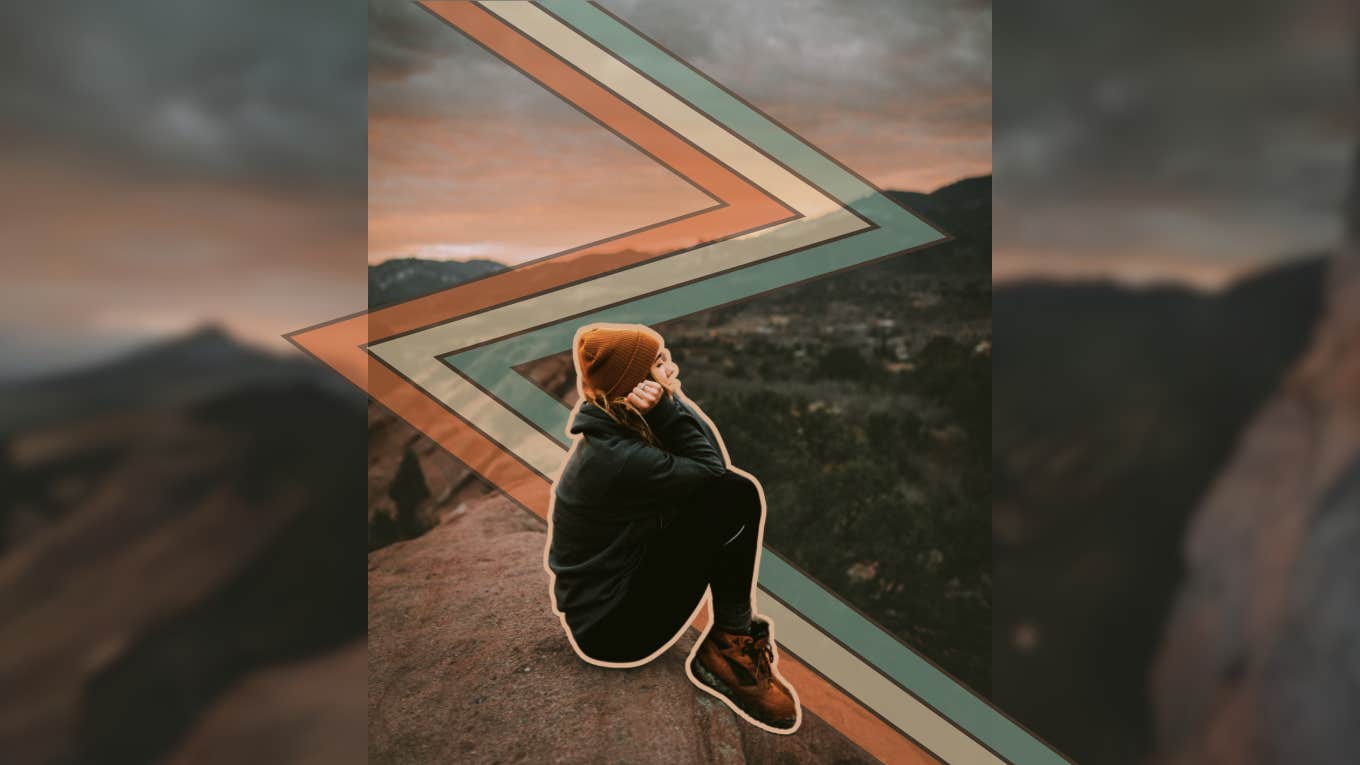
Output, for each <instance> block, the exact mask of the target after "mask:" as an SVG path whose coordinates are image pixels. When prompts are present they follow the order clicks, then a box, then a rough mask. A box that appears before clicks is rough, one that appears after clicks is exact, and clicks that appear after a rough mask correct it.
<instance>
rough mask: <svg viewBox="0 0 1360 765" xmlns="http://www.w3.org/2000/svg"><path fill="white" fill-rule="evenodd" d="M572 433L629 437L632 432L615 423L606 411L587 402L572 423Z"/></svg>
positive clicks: (582, 405) (577, 412)
mask: <svg viewBox="0 0 1360 765" xmlns="http://www.w3.org/2000/svg"><path fill="white" fill-rule="evenodd" d="M568 431H569V432H570V433H585V434H587V435H614V436H619V435H627V434H629V433H630V432H631V431H629V430H628V428H626V427H624V426H623V425H620V424H618V423H617V422H614V421H613V420H612V419H610V418H609V415H608V414H605V412H604V410H603V409H601V408H599V407H598V406H595V405H594V404H592V403H590V402H589V401H586V402H584V403H582V404H581V408H580V409H578V410H577V411H576V417H575V419H573V420H572V421H571V427H570V428H569V429H568Z"/></svg>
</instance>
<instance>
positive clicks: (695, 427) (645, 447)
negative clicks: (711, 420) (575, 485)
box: [618, 396, 727, 494]
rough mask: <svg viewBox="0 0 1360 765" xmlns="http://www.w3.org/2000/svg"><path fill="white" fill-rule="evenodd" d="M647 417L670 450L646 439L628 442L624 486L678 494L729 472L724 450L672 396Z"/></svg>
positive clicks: (648, 412)
mask: <svg viewBox="0 0 1360 765" xmlns="http://www.w3.org/2000/svg"><path fill="white" fill-rule="evenodd" d="M643 417H644V418H646V420H647V424H648V425H650V426H651V428H652V432H654V433H656V434H657V437H658V438H660V439H661V441H662V443H664V444H665V445H666V446H667V447H668V448H669V449H670V451H666V450H665V449H658V448H656V447H654V446H651V445H649V444H647V443H645V442H643V441H628V442H627V445H626V446H625V447H624V448H625V449H626V452H625V455H624V462H623V468H622V469H621V470H620V471H619V476H618V480H619V481H620V483H621V484H622V485H623V486H625V487H627V488H629V489H632V490H638V491H651V492H657V493H670V492H674V493H677V494H678V493H681V492H688V491H690V490H692V489H695V488H697V487H698V486H699V485H701V484H703V483H705V482H707V481H710V480H712V479H714V478H717V477H719V476H721V475H722V474H723V473H725V472H727V463H726V461H725V460H724V459H723V455H722V452H720V451H718V449H717V448H716V447H715V446H714V444H713V443H712V442H711V441H709V439H708V437H707V436H706V435H705V434H704V431H703V430H702V429H701V428H700V426H699V423H698V422H697V421H696V419H695V418H694V417H693V416H691V415H689V414H688V413H686V412H685V411H684V410H683V409H681V408H680V405H679V404H678V403H677V402H676V401H674V400H673V399H671V398H670V397H669V396H662V397H661V399H660V400H659V401H658V402H657V403H656V405H655V406H653V407H652V408H651V409H649V410H648V411H647V412H646V413H645V414H643Z"/></svg>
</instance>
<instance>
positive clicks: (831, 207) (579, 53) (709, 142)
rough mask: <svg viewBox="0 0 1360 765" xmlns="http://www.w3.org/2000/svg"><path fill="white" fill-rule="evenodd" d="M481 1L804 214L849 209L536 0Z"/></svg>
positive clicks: (828, 212)
mask: <svg viewBox="0 0 1360 765" xmlns="http://www.w3.org/2000/svg"><path fill="white" fill-rule="evenodd" d="M480 5H481V6H482V7H484V8H486V9H488V10H490V11H491V12H492V13H495V14H496V15H498V16H500V17H501V18H503V19H505V20H506V21H507V22H509V23H510V24H513V25H514V26H515V27H517V28H519V29H520V30H521V31H522V32H524V33H525V34H527V35H528V36H529V37H531V38H533V39H535V40H537V41H538V42H539V43H541V44H542V45H543V46H544V47H545V48H547V49H549V50H551V51H553V52H554V53H556V54H557V55H558V56H559V57H561V58H562V59H563V60H565V61H567V62H568V63H570V64H572V65H574V66H575V67H576V68H578V69H580V70H581V71H582V72H585V73H586V74H587V75H589V76H590V77H592V78H593V79H594V80H596V81H597V82H599V83H600V84H601V85H603V86H604V87H606V88H608V89H609V90H611V91H613V92H614V93H617V94H618V95H619V96H621V97H622V98H623V99H625V100H626V101H628V102H629V103H631V104H633V105H634V106H636V107H637V108H638V109H640V110H641V111H643V112H645V113H647V114H650V115H652V116H653V117H654V118H656V120H657V121H658V122H661V123H662V124H664V125H668V126H670V127H671V129H673V130H675V131H676V132H677V133H680V134H681V135H683V136H684V137H685V138H688V139H689V140H690V141H691V142H692V143H694V144H695V145H696V146H698V147H699V148H701V149H703V150H705V151H707V152H708V153H709V154H710V155H712V156H713V157H714V158H716V159H717V160H718V161H720V162H722V163H724V164H726V165H727V166H728V167H730V168H732V169H733V170H734V171H736V172H738V173H740V174H741V175H742V176H744V177H745V178H746V179H747V180H749V181H751V182H752V183H754V184H755V185H757V186H759V187H761V188H762V189H764V190H765V191H766V192H767V193H769V194H771V195H772V196H775V197H777V198H779V199H780V200H781V201H783V202H784V203H785V204H787V205H788V206H790V207H792V208H793V209H794V210H797V211H798V212H799V213H802V214H803V215H804V216H806V217H816V216H818V215H830V214H834V213H837V212H840V211H842V210H843V209H844V208H843V206H842V205H841V204H840V203H838V202H835V201H833V200H831V199H830V198H828V197H827V196H826V195H825V194H823V193H822V192H821V191H819V190H817V189H815V188H813V187H812V186H811V185H809V184H808V183H807V182H806V181H804V180H803V179H801V178H799V177H797V176H795V175H794V174H793V173H790V172H789V171H788V170H786V169H784V168H783V167H781V166H779V165H778V164H776V163H775V162H773V161H772V160H770V159H769V158H768V157H766V156H764V155H762V154H760V153H759V152H756V151H753V150H752V149H751V147H750V146H748V145H747V144H745V143H743V142H742V141H741V140H740V139H738V138H737V137H736V136H734V135H733V134H732V133H731V132H729V131H728V130H727V129H725V128H723V127H721V126H719V125H718V124H717V123H716V122H714V121H713V120H712V119H711V118H710V117H708V115H705V114H703V113H701V112H699V111H698V110H697V109H695V108H694V107H693V106H690V105H689V104H687V103H685V102H683V101H681V100H680V99H678V98H676V97H675V96H674V95H671V94H670V93H668V92H666V91H665V90H663V89H661V88H660V87H658V86H657V85H656V83H654V82H652V81H651V80H648V79H647V78H645V77H643V76H642V75H640V74H638V73H637V72H635V71H633V70H632V69H630V68H629V67H628V66H627V65H626V64H624V63H623V62H621V61H620V60H619V59H618V58H617V57H615V56H612V55H610V54H609V53H607V52H606V51H605V50H604V49H602V48H600V47H599V46H598V45H596V44H595V43H593V42H591V41H589V40H587V39H586V38H585V37H583V36H582V35H581V34H580V33H578V32H577V31H575V30H573V29H571V28H570V27H568V26H567V25H565V24H563V23H562V22H560V21H558V20H557V19H555V18H553V17H552V16H550V15H548V14H547V13H545V12H544V11H543V9H542V8H539V7H538V6H537V5H535V4H533V3H526V2H518V1H517V0H493V1H492V2H483V3H480Z"/></svg>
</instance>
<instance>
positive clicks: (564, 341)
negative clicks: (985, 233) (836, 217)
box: [443, 218, 934, 447]
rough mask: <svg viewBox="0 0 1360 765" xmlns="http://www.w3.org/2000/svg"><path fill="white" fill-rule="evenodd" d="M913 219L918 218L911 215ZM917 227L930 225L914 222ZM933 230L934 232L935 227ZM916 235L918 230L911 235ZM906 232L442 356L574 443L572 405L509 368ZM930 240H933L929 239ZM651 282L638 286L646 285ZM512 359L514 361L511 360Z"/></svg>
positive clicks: (870, 250) (852, 254)
mask: <svg viewBox="0 0 1360 765" xmlns="http://www.w3.org/2000/svg"><path fill="white" fill-rule="evenodd" d="M912 220H913V221H915V219H914V218H913V219H912ZM915 222H916V225H917V226H918V227H924V226H925V224H923V223H920V222H919V221H915ZM930 233H931V235H932V236H933V235H934V231H933V230H931V232H930ZM911 234H916V235H915V236H912V235H911ZM911 234H908V235H906V236H904V235H902V234H901V233H899V232H897V231H895V230H891V229H877V230H874V231H868V232H865V233H862V234H856V235H854V236H852V237H849V238H848V239H842V240H840V241H836V242H829V243H826V244H820V245H817V246H815V247H812V248H809V249H807V250H803V251H802V252H797V253H794V254H791V255H785V256H782V257H779V258H774V259H772V260H767V261H764V262H761V263H757V264H755V265H752V266H748V267H746V268H741V269H738V270H735V271H730V272H728V273H725V274H721V275H719V276H715V277H712V278H709V279H704V280H703V281H698V282H694V283H692V284H688V285H685V286H683V287H677V288H675V289H671V290H667V291H665V292H660V293H657V294H655V295H650V296H648V297H644V298H639V299H637V300H634V301H630V302H628V303H624V304H622V305H618V306H614V307H612V308H607V309H605V310H602V311H595V312H593V313H590V314H586V315H584V316H578V317H574V318H571V319H566V320H561V321H557V322H554V323H552V324H550V325H547V326H545V327H541V328H539V329H536V330H533V331H531V332H526V333H524V334H521V335H516V336H515V337H512V338H508V339H505V340H500V341H498V342H495V343H490V344H488V345H483V346H479V347H477V348H473V349H472V350H468V351H461V352H458V353H452V354H449V355H446V356H444V357H443V358H444V360H445V361H447V362H448V363H450V364H451V365H452V366H453V367H454V368H455V369H457V370H458V371H460V372H462V373H463V374H465V375H467V376H468V377H469V378H471V379H472V380H473V381H474V382H476V383H477V384H479V385H481V386H482V387H483V388H485V389H486V390H487V391H488V392H489V393H491V394H492V395H493V396H495V397H496V398H498V399H500V400H501V401H503V402H504V403H505V404H506V405H507V406H509V407H510V408H512V409H514V410H516V411H517V412H519V413H520V415H521V416H523V417H525V418H527V419H528V420H529V421H530V422H532V423H533V424H534V425H536V426H538V427H539V428H540V429H542V430H543V431H545V432H547V433H548V434H550V435H551V436H553V437H554V438H555V439H557V440H558V441H559V442H560V443H562V444H563V446H564V447H565V446H567V445H569V444H570V440H569V439H567V437H566V434H565V432H564V429H565V428H566V425H567V417H568V416H569V414H570V412H569V410H568V409H567V408H566V407H564V406H562V404H561V402H559V401H556V400H555V399H553V398H552V397H550V396H548V395H547V394H545V393H544V392H543V391H541V390H539V389H538V388H537V387H536V386H534V385H533V384H532V383H530V382H528V381H527V380H525V379H524V378H523V377H522V376H520V375H518V374H516V373H515V372H514V371H513V370H512V369H510V368H509V367H510V364H512V363H514V364H517V363H520V362H523V361H529V360H531V359H537V358H542V357H543V356H548V355H551V354H554V353H559V352H561V351H565V350H567V349H569V348H570V347H571V338H572V335H573V333H574V332H575V330H576V327H578V326H580V325H582V324H587V323H589V322H593V321H608V322H619V323H639V324H660V323H662V322H665V321H669V320H671V319H675V318H679V317H681V316H688V315H690V314H693V313H698V312H700V311H704V310H708V309H710V308H714V307H716V306H720V305H724V304H726V303H730V302H732V301H734V300H741V299H743V298H746V297H749V296H751V295H755V294H758V293H761V292H765V291H768V290H771V289H776V288H778V287H782V286H785V285H788V284H792V283H794V282H798V281H802V280H805V279H809V278H812V277H815V276H821V275H824V274H828V273H831V272H833V271H837V270H841V269H844V268H849V267H852V266H855V265H859V264H860V263H863V262H865V261H868V260H873V259H874V258H880V257H883V256H884V255H886V254H888V253H891V252H895V251H897V250H900V249H903V244H904V243H906V246H908V247H910V246H911V244H910V243H911V242H919V241H922V238H921V236H920V229H919V228H918V229H917V230H916V231H913V232H911ZM925 241H929V240H925ZM647 286H648V285H639V289H640V290H641V289H645V288H646V287H647ZM507 360H513V361H510V362H509V363H507Z"/></svg>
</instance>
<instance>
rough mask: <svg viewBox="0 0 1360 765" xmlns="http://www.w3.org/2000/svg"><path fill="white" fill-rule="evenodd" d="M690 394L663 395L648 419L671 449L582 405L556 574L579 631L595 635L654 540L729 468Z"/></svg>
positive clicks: (566, 470)
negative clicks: (593, 631) (690, 499)
mask: <svg viewBox="0 0 1360 765" xmlns="http://www.w3.org/2000/svg"><path fill="white" fill-rule="evenodd" d="M697 412H698V408H697V407H696V406H694V404H693V403H692V402H689V401H688V400H686V399H685V398H684V394H681V395H680V396H677V397H672V396H670V395H668V394H663V396H662V398H661V401H660V402H658V403H657V405H656V406H654V407H653V408H652V409H651V411H649V412H647V414H646V415H644V418H645V419H646V420H647V423H648V424H649V425H651V427H652V431H653V432H654V433H655V434H656V436H657V438H658V439H659V440H660V441H661V443H662V444H663V445H664V446H665V447H666V448H665V449H658V448H656V447H653V446H650V445H648V444H647V443H646V442H645V441H643V440H642V439H641V438H640V437H639V436H638V435H637V434H635V433H633V432H632V431H630V430H628V429H627V428H625V427H624V426H622V425H619V424H618V423H615V422H614V421H613V420H611V419H610V418H609V415H607V414H605V413H604V411H602V410H601V409H600V408H599V407H597V406H595V405H594V404H592V403H590V402H588V401H587V402H583V403H582V404H581V407H580V409H578V410H577V412H576V416H575V418H574V419H573V420H572V423H571V426H570V428H569V432H570V433H572V434H577V433H580V434H582V437H581V438H579V439H577V441H576V443H575V445H574V446H573V447H572V449H571V452H570V453H569V454H568V456H567V461H566V464H565V465H564V466H563V468H562V473H561V476H560V477H559V478H558V480H557V484H556V486H555V487H554V489H553V498H552V508H551V514H552V523H553V530H552V537H551V538H550V539H549V541H548V568H549V569H551V571H552V572H553V575H554V577H555V581H554V583H553V596H554V599H555V605H556V607H557V610H558V611H559V612H561V613H563V614H564V615H565V616H566V621H567V626H568V627H570V628H571V631H572V634H574V635H578V636H579V635H580V634H581V633H582V632H583V631H584V630H587V629H589V628H590V627H591V626H593V625H594V624H595V623H596V622H597V621H599V619H600V618H601V617H602V616H604V614H605V613H606V612H607V611H608V610H609V609H610V608H611V607H612V606H613V605H614V604H615V603H617V602H618V601H619V599H620V598H622V597H623V595H624V593H625V592H626V591H627V588H628V580H629V578H630V577H631V575H632V573H633V571H634V570H635V569H636V568H637V565H638V562H639V561H640V560H641V559H642V554H643V552H644V551H645V550H646V545H647V541H648V540H649V539H650V538H651V537H652V536H653V535H654V534H656V533H657V532H658V531H660V530H661V529H662V528H663V527H664V526H665V525H666V524H667V523H668V522H669V521H670V520H671V519H672V518H674V517H675V513H677V512H679V511H680V510H681V509H682V508H683V507H684V505H685V500H686V498H687V497H688V496H689V495H691V494H693V493H694V491H695V490H696V489H697V488H698V487H700V486H702V485H703V484H704V483H705V482H707V481H713V480H715V479H717V478H719V477H721V476H722V475H723V474H724V473H725V472H727V461H726V459H725V458H724V456H723V453H722V449H721V447H720V445H719V442H718V438H717V436H716V435H715V434H714V433H713V431H712V429H711V428H709V427H708V424H707V423H705V422H704V421H703V419H702V418H701V417H699V416H698V413H697Z"/></svg>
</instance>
